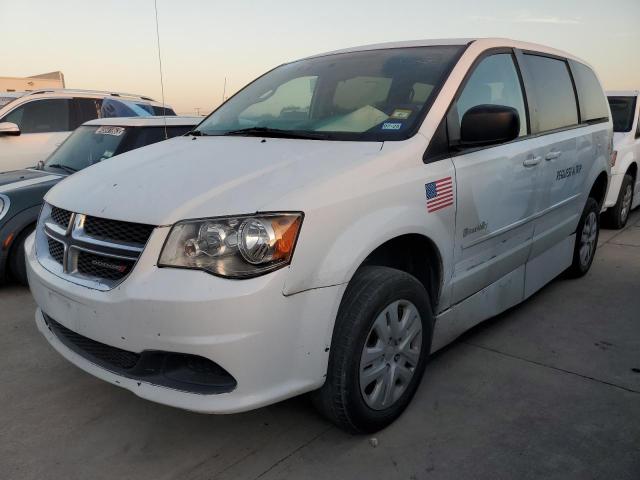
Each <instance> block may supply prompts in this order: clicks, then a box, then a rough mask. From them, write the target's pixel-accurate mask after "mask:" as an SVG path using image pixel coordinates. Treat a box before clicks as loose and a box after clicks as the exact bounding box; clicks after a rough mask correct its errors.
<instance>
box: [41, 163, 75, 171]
mask: <svg viewBox="0 0 640 480" xmlns="http://www.w3.org/2000/svg"><path fill="white" fill-rule="evenodd" d="M45 167H51V168H58V169H60V170H64V171H65V172H67V173H76V172H77V171H78V170H76V169H75V168H73V167H69V166H67V165H61V164H59V163H52V164H51V165H45Z"/></svg>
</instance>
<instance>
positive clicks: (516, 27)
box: [0, 0, 640, 114]
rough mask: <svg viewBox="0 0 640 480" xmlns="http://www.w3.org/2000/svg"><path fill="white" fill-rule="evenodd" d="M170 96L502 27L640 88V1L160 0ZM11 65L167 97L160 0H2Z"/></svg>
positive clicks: (213, 94)
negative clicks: (314, 58) (337, 56)
mask: <svg viewBox="0 0 640 480" xmlns="http://www.w3.org/2000/svg"><path fill="white" fill-rule="evenodd" d="M158 15H159V27H160V42H161V49H162V61H163V67H164V82H165V99H166V102H167V103H169V104H170V105H172V106H173V107H174V108H175V109H176V110H177V111H178V112H179V113H187V114H192V113H194V111H195V109H196V108H200V110H201V112H203V113H204V112H208V111H210V110H211V109H212V108H214V107H215V106H217V105H218V104H219V103H220V101H221V99H222V92H223V84H224V78H225V76H226V77H227V82H228V84H227V94H231V93H233V92H235V91H236V90H237V89H239V88H241V87H242V86H243V85H245V84H246V83H247V82H249V81H250V80H252V79H253V78H254V77H256V76H257V75H259V74H261V73H263V72H264V71H266V70H267V69H270V68H272V67H274V66H276V65H278V64H280V63H283V62H286V61H290V60H295V59H296V58H300V57H303V56H307V55H311V54H314V53H319V52H323V51H327V50H334V49H337V48H344V47H349V46H354V45H362V44H367V43H377V42H384V41H395V40H411V39H418V38H447V37H449V38H458V37H487V36H500V37H510V38H515V39H519V40H526V41H534V42H537V43H543V44H546V45H550V46H553V47H556V48H559V49H562V50H566V51H568V52H571V53H572V54H574V55H576V56H578V57H581V58H583V59H585V60H586V61H588V62H590V63H591V64H592V65H594V66H595V67H596V70H597V71H598V73H599V75H600V77H601V79H602V80H603V82H604V86H605V88H607V89H622V88H633V89H637V88H640V0H609V1H604V0H536V1H531V0H529V1H518V0H486V1H482V2H479V1H476V0H447V1H442V0H439V1H430V0H404V1H403V0H396V1H389V0H386V1H381V0H366V1H364V0H348V1H345V0H340V1H336V0H323V1H316V2H308V1H304V0H297V1H294V0H272V1H271V2H264V1H262V2H260V1H254V0H245V1H235V2H228V1H227V2H220V1H215V0H209V1H204V0H190V1H187V2H185V1H175V0H173V1H172V0H158ZM0 45H2V57H1V58H2V61H0V76H28V75H34V74H38V73H44V72H49V71H54V70H61V71H62V72H63V73H64V74H65V78H66V81H67V86H68V87H72V88H93V89H104V90H118V91H125V92H132V93H140V94H145V95H149V96H152V97H154V98H156V99H158V100H159V99H160V97H161V94H160V80H159V73H158V52H157V46H156V30H155V14H154V6H153V0H102V1H100V2H97V1H91V0H65V1H54V0H20V1H16V0H0Z"/></svg>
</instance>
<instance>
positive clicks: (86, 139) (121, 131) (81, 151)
mask: <svg viewBox="0 0 640 480" xmlns="http://www.w3.org/2000/svg"><path fill="white" fill-rule="evenodd" d="M127 131H128V129H127V128H125V127H111V126H104V125H103V126H81V127H78V128H77V129H76V130H75V131H74V132H73V133H72V134H71V135H70V136H69V138H68V139H67V140H66V141H65V142H64V143H63V144H62V145H60V147H59V148H58V149H57V150H56V151H55V152H53V153H52V154H51V156H49V158H48V159H47V161H46V162H45V164H44V169H45V170H55V171H59V170H63V171H65V172H67V173H73V172H77V171H78V170H82V169H83V168H86V167H89V166H91V165H93V164H94V163H98V162H100V161H102V160H104V159H107V158H111V157H112V156H113V155H115V154H116V151H117V150H118V147H119V146H120V145H121V144H122V141H123V140H124V139H125V137H126V136H127V135H126V134H127Z"/></svg>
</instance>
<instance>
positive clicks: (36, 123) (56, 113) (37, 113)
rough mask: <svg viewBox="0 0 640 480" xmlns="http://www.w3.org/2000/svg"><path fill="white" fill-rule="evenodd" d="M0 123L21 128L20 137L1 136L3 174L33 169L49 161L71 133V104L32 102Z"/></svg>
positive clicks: (0, 160)
mask: <svg viewBox="0 0 640 480" xmlns="http://www.w3.org/2000/svg"><path fill="white" fill-rule="evenodd" d="M0 122H11V123H15V124H16V125H18V127H19V128H20V135H17V136H13V135H11V136H8V135H0V172H6V171H9V170H16V169H19V168H25V167H32V166H34V165H36V164H37V163H38V162H39V161H40V160H46V159H47V157H48V156H49V155H50V154H51V152H53V150H55V149H56V147H57V146H58V145H59V144H60V143H62V142H63V141H64V140H65V139H66V138H67V137H68V136H69V134H70V133H71V132H70V123H69V122H70V100H69V99H64V98H56V99H37V100H32V101H30V102H27V103H24V104H22V105H19V106H17V107H16V108H14V109H13V110H12V111H11V112H9V113H8V114H6V115H5V116H4V117H3V118H2V119H0Z"/></svg>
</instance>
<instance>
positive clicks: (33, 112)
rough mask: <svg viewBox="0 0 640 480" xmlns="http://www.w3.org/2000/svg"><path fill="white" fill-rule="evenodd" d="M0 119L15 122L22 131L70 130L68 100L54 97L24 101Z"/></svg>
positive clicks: (47, 131)
mask: <svg viewBox="0 0 640 480" xmlns="http://www.w3.org/2000/svg"><path fill="white" fill-rule="evenodd" d="M2 121H4V122H12V123H15V124H16V125H18V127H20V130H21V132H22V133H49V132H67V131H69V130H70V127H69V101H68V100H65V99H59V100H58V99H56V100H36V101H33V102H29V103H25V104H24V105H22V106H20V107H18V108H16V109H15V110H13V111H11V112H10V113H9V114H7V115H6V116H5V117H4V119H3V120H2Z"/></svg>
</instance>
